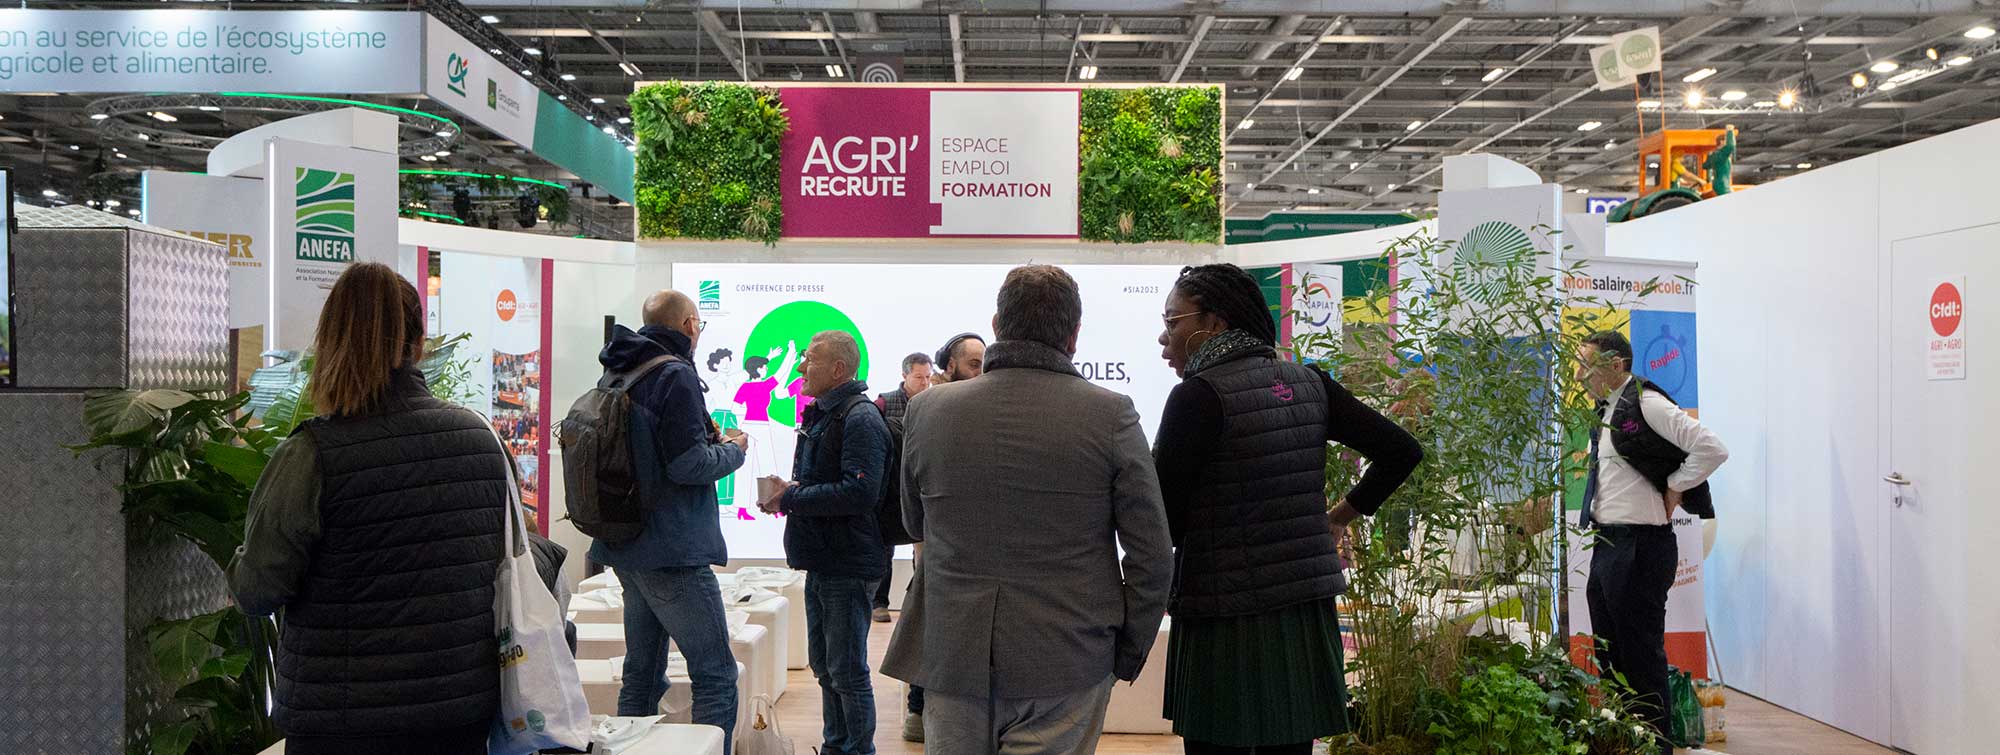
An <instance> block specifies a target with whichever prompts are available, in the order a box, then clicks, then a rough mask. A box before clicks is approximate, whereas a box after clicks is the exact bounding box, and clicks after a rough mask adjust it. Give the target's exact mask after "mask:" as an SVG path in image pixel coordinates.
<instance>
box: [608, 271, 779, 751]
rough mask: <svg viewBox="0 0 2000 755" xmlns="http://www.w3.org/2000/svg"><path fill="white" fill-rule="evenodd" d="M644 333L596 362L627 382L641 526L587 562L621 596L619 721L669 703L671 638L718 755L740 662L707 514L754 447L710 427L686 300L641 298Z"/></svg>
mask: <svg viewBox="0 0 2000 755" xmlns="http://www.w3.org/2000/svg"><path fill="white" fill-rule="evenodd" d="M642 315H643V317H644V319H645V327H643V328H640V329H639V332H637V333H634V332H632V330H631V329H630V328H627V327H625V326H623V325H620V326H617V327H616V328H614V329H613V330H612V335H611V342H610V343H607V344H605V345H604V351H603V352H602V353H600V354H598V356H597V361H598V362H599V363H601V364H603V365H604V370H605V372H606V373H620V374H623V375H626V376H628V379H629V380H630V385H631V386H632V387H631V389H630V390H629V391H628V392H627V395H628V396H629V397H630V398H631V401H632V415H633V416H632V418H631V423H630V425H629V427H630V431H629V436H628V437H629V439H630V442H631V444H632V471H633V476H634V478H635V479H636V480H637V481H638V490H639V493H638V495H639V499H640V500H641V501H643V502H644V503H645V507H646V528H645V531H644V532H642V533H640V535H639V536H638V538H636V539H634V540H631V541H629V542H624V543H617V544H613V543H609V542H605V541H603V540H597V541H594V542H592V543H591V546H590V560H592V561H595V562H597V563H600V564H605V565H607V566H610V567H612V568H613V569H615V570H617V572H618V581H619V582H620V583H621V584H623V585H624V587H625V651H626V654H625V672H624V673H625V681H624V686H623V687H622V688H620V689H619V691H618V715H621V716H656V715H659V713H660V698H662V697H663V696H665V695H666V693H667V687H668V684H669V682H668V681H667V676H666V674H667V641H668V640H672V641H673V643H674V644H675V645H676V646H678V647H679V648H680V650H681V655H683V656H685V657H686V658H687V664H688V677H689V680H690V681H692V682H693V683H694V722H695V723H698V724H708V725H710V726H716V727H720V728H721V729H722V731H723V741H724V746H723V751H724V752H728V751H729V749H728V748H729V742H730V738H731V736H732V732H733V731H734V729H735V726H736V709H737V706H738V705H739V704H740V701H738V700H737V699H736V659H735V656H733V655H731V654H730V651H729V621H728V619H727V618H726V617H725V616H724V613H723V608H722V590H721V587H720V586H719V585H718V584H717V583H716V579H715V572H714V571H713V570H711V569H710V568H709V567H710V566H722V565H724V564H727V563H728V562H729V549H728V546H726V545H725V544H724V543H723V541H722V524H721V521H720V520H719V519H718V518H717V517H716V515H715V510H716V509H715V507H716V501H715V481H716V480H720V479H722V478H724V477H727V476H729V475H730V474H731V473H734V472H735V471H736V469H737V468H738V467H741V466H743V458H744V454H745V452H746V451H748V450H749V446H750V441H749V439H748V438H747V437H745V436H744V435H743V434H742V433H741V432H734V431H732V432H731V433H729V434H728V435H727V436H726V437H725V436H724V435H723V434H721V433H718V432H717V431H716V429H715V425H714V423H712V422H711V421H710V420H709V417H708V408H707V406H706V404H705V403H704V402H703V399H702V390H701V379H700V378H699V377H697V376H696V375H695V367H694V359H693V355H694V349H695V346H696V344H697V343H699V342H700V340H701V330H702V322H701V316H700V314H699V313H697V312H696V311H695V306H694V301H693V300H692V299H689V298H688V297H687V295H686V294H683V293H681V292H679V291H673V290H665V291H660V292H658V293H655V294H653V295H652V296H650V297H648V298H647V299H646V304H645V309H644V311H643V313H642Z"/></svg>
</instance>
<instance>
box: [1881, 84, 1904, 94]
mask: <svg viewBox="0 0 2000 755" xmlns="http://www.w3.org/2000/svg"><path fill="white" fill-rule="evenodd" d="M1899 86H1902V85H1901V84H1898V83H1896V82H1893V81H1884V82H1882V86H1881V87H1880V88H1881V90H1882V91H1884V92H1887V91H1889V90H1891V89H1895V88H1896V87H1899Z"/></svg>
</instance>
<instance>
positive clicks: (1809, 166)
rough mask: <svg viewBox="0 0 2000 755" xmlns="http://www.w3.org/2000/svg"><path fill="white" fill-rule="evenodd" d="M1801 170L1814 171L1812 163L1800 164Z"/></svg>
mask: <svg viewBox="0 0 2000 755" xmlns="http://www.w3.org/2000/svg"><path fill="white" fill-rule="evenodd" d="M1799 170H1812V163H1799Z"/></svg>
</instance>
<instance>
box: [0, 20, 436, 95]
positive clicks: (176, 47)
mask: <svg viewBox="0 0 2000 755" xmlns="http://www.w3.org/2000/svg"><path fill="white" fill-rule="evenodd" d="M422 19H423V14H421V13H410V12H399V11H344V10H287V11H257V10H243V11H234V10H230V11H224V10H217V11H200V10H26V9H18V10H0V92H228V91H251V92H311V93H333V92H340V93H353V94H407V93H410V92H415V91H417V90H418V84H419V83H420V82H419V81H418V77H417V66H416V65H414V63H415V62H416V60H417V59H418V57H419V56H420V55H421V54H422V50H423V38H422V34H423V27H422V26H421V24H420V21H421V20H422Z"/></svg>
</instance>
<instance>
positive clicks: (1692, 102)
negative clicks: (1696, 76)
mask: <svg viewBox="0 0 2000 755" xmlns="http://www.w3.org/2000/svg"><path fill="white" fill-rule="evenodd" d="M1687 104H1688V107H1701V90H1699V89H1689V90H1688V93H1687Z"/></svg>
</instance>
